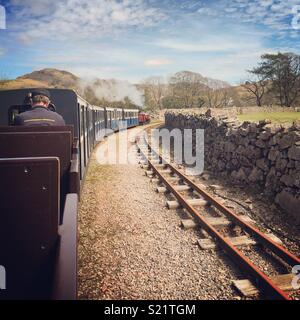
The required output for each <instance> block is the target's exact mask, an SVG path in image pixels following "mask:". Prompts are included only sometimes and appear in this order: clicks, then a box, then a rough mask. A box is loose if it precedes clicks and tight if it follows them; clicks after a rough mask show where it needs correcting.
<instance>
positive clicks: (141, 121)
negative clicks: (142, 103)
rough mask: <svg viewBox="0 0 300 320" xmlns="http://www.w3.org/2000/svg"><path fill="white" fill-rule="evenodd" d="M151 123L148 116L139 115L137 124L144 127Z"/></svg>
mask: <svg viewBox="0 0 300 320" xmlns="http://www.w3.org/2000/svg"><path fill="white" fill-rule="evenodd" d="M150 121H151V118H150V115H149V114H148V113H145V112H140V113H139V124H140V125H144V124H147V123H149V122H150Z"/></svg>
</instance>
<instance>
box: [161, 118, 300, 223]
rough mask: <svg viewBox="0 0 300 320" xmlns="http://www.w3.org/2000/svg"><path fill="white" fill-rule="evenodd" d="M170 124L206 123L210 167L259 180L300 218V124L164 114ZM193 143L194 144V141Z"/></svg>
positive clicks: (202, 125) (235, 177) (256, 182)
mask: <svg viewBox="0 0 300 320" xmlns="http://www.w3.org/2000/svg"><path fill="white" fill-rule="evenodd" d="M165 122H166V126H168V127H173V128H175V127H176V128H180V129H185V128H192V129H197V128H199V129H205V148H204V149H205V159H206V163H205V165H206V167H207V168H210V169H212V170H214V171H215V172H219V173H220V174H224V173H226V174H227V175H228V176H230V177H231V178H232V179H233V180H236V181H239V182H243V183H245V184H252V185H253V184H254V185H257V186H260V187H261V188H263V189H264V191H265V192H266V193H267V194H268V195H270V196H271V197H273V199H274V201H275V199H276V202H277V203H278V205H280V206H281V207H282V208H283V209H284V210H286V211H287V212H289V213H291V214H292V215H293V216H295V215H296V216H297V217H299V220H300V200H299V199H300V126H299V125H298V124H293V125H292V126H291V127H290V128H284V127H282V126H280V125H272V124H271V123H270V121H268V120H266V121H260V122H259V123H254V122H244V123H242V124H238V123H237V122H232V121H229V120H228V119H227V118H226V117H223V118H221V117H219V118H217V117H213V116H212V115H211V112H207V113H206V114H202V115H199V114H197V115H191V114H181V113H180V112H177V113H173V112H170V113H166V114H165ZM194 148H195V146H194Z"/></svg>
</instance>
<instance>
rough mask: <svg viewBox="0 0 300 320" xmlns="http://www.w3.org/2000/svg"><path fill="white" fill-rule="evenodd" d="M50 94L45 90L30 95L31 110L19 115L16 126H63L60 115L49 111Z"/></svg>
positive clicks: (15, 122) (63, 121)
mask: <svg viewBox="0 0 300 320" xmlns="http://www.w3.org/2000/svg"><path fill="white" fill-rule="evenodd" d="M50 98H51V96H50V92H49V91H48V90H45V89H39V90H35V91H33V92H32V93H31V107H32V108H31V110H29V111H26V112H24V113H21V114H20V115H18V116H17V117H16V118H15V121H14V124H15V125H16V126H64V125H65V124H66V123H65V120H64V119H63V117H62V116H61V115H59V114H58V113H56V112H53V111H51V110H50V109H49V105H50Z"/></svg>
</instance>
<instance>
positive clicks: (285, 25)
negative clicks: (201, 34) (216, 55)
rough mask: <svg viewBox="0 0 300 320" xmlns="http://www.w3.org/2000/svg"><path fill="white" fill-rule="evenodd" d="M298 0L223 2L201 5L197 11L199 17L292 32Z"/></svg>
mask: <svg viewBox="0 0 300 320" xmlns="http://www.w3.org/2000/svg"><path fill="white" fill-rule="evenodd" d="M299 4H300V3H299V0H252V1H248V0H225V1H218V2H216V3H213V4H212V5H203V7H202V8H200V9H199V10H198V12H199V14H201V15H206V16H207V15H210V16H212V17H217V16H222V15H223V12H224V11H226V17H231V18H232V19H237V20H238V21H243V22H248V23H254V24H263V25H265V26H268V27H270V28H271V29H274V30H276V31H277V32H282V30H284V31H285V32H292V31H293V27H292V19H293V8H295V6H297V5H299Z"/></svg>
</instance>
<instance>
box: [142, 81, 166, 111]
mask: <svg viewBox="0 0 300 320" xmlns="http://www.w3.org/2000/svg"><path fill="white" fill-rule="evenodd" d="M143 88H144V91H145V100H146V101H145V102H146V105H147V106H148V107H150V109H152V110H155V109H159V110H161V109H162V108H163V105H162V99H163V98H164V94H165V92H166V85H165V84H164V80H163V78H162V77H150V78H148V79H146V80H144V83H143Z"/></svg>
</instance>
